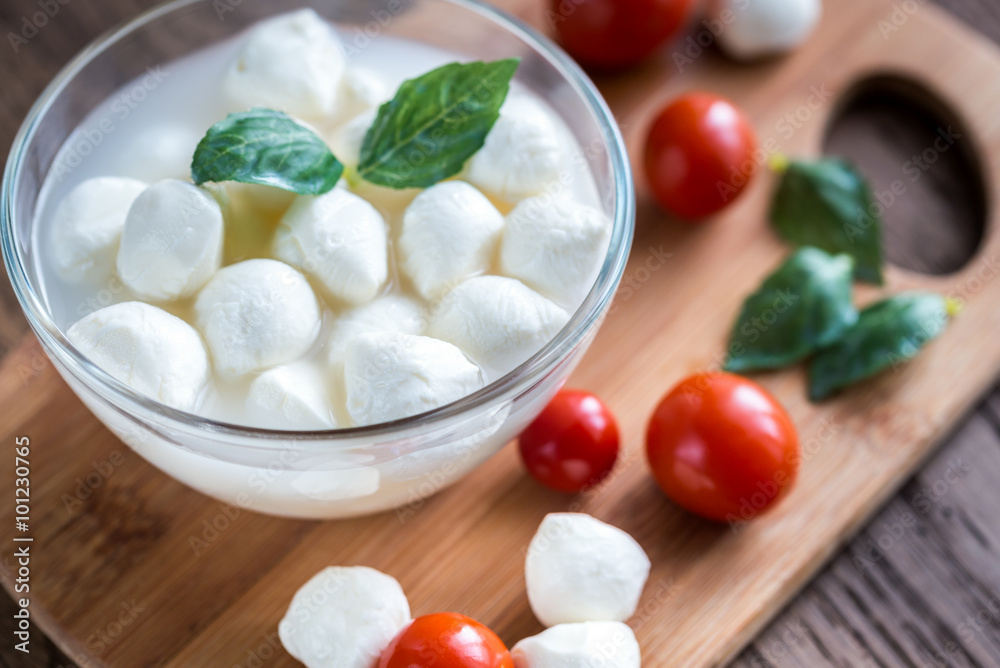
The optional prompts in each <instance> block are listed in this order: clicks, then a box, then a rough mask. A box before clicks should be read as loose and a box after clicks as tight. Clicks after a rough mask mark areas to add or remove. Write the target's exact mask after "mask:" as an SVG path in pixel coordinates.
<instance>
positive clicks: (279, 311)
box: [194, 259, 320, 376]
mask: <svg viewBox="0 0 1000 668" xmlns="http://www.w3.org/2000/svg"><path fill="white" fill-rule="evenodd" d="M194 311H195V318H196V321H197V325H198V328H199V329H200V330H201V332H202V334H204V336H205V340H206V341H207V342H208V349H209V351H210V352H211V353H212V362H213V364H214V365H215V368H216V370H217V371H219V372H221V373H223V374H226V375H230V376H238V375H242V374H245V373H249V372H251V371H260V370H261V369H266V368H268V367H271V366H276V365H278V364H284V363H286V362H291V361H292V360H294V359H297V358H299V357H301V356H302V355H303V354H304V353H305V352H306V350H308V349H309V347H310V346H311V345H312V343H313V341H314V340H315V339H316V336H317V334H319V329H320V311H319V305H318V304H317V303H316V295H314V294H313V291H312V288H311V287H309V282H308V281H307V280H306V278H305V276H303V275H302V274H300V273H299V272H297V271H295V270H294V269H292V268H291V267H289V266H288V265H286V264H283V263H281V262H278V261H276V260H261V259H258V260H246V261H244V262H239V263H237V264H233V265H229V266H228V267H226V268H224V269H221V270H219V272H218V273H217V274H216V275H215V276H213V277H212V280H210V281H209V282H208V285H206V286H205V287H204V288H203V289H202V291H201V292H200V293H199V294H198V298H197V299H196V300H195V303H194Z"/></svg>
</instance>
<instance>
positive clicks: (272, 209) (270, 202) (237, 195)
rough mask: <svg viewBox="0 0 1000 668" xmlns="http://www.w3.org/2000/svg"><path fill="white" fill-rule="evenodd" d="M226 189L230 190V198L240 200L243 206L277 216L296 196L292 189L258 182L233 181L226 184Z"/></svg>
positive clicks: (286, 208)
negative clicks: (283, 188)
mask: <svg viewBox="0 0 1000 668" xmlns="http://www.w3.org/2000/svg"><path fill="white" fill-rule="evenodd" d="M226 190H227V191H228V192H229V195H230V198H231V199H233V200H239V202H240V204H241V205H242V206H243V208H245V209H251V210H257V211H260V212H263V213H267V214H271V215H275V216H278V215H281V214H283V213H284V212H285V211H287V210H288V207H290V206H291V205H292V202H294V201H295V197H296V195H295V193H293V192H291V191H288V190H282V189H281V188H275V187H273V186H262V185H259V184H256V183H237V182H236V181H231V182H229V183H227V184H226Z"/></svg>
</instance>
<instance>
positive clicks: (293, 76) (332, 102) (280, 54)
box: [222, 9, 345, 119]
mask: <svg viewBox="0 0 1000 668" xmlns="http://www.w3.org/2000/svg"><path fill="white" fill-rule="evenodd" d="M344 62H345V57H344V51H343V48H342V47H341V45H340V40H338V39H337V36H336V35H335V34H334V32H333V30H332V29H331V27H330V25H329V24H327V23H326V21H324V20H323V19H321V18H320V17H319V15H318V14H316V12H315V11H313V10H312V9H302V10H299V11H296V12H292V13H290V14H283V15H281V16H278V17H275V18H273V19H269V20H267V21H264V22H262V23H260V24H258V25H257V26H256V27H255V28H253V30H252V31H251V32H250V34H249V35H248V36H247V38H246V40H245V41H244V43H243V46H242V47H241V48H240V50H239V53H238V54H237V55H236V59H235V60H234V61H233V62H232V63H231V64H230V66H229V68H228V69H227V70H226V73H225V76H224V79H223V83H222V88H223V92H224V94H225V95H226V97H227V98H228V100H229V103H230V106H231V107H232V108H233V109H235V110H238V111H245V110H247V109H250V108H251V107H267V108H269V109H276V110H278V111H284V112H286V113H288V114H290V115H292V116H296V117H299V118H304V119H318V118H322V117H325V116H328V115H329V114H331V113H333V111H334V110H335V108H336V105H337V90H338V87H339V85H340V79H341V77H342V76H343V73H344Z"/></svg>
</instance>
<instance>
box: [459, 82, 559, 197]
mask: <svg viewBox="0 0 1000 668" xmlns="http://www.w3.org/2000/svg"><path fill="white" fill-rule="evenodd" d="M564 163H565V157H564V148H563V146H562V143H561V142H560V141H559V133H558V130H557V128H556V125H555V123H554V122H553V121H552V116H551V112H550V111H548V110H547V109H545V108H544V107H542V106H541V105H540V104H539V103H538V102H536V101H535V100H533V99H531V98H527V97H519V96H512V97H509V98H508V99H507V101H506V102H504V105H503V106H502V107H501V108H500V117H499V118H498V119H497V122H496V123H495V124H494V125H493V128H492V129H491V130H490V133H489V134H488V135H486V143H485V144H483V147H482V148H481V149H479V151H478V152H476V154H475V155H473V156H472V158H471V159H470V160H469V162H468V165H467V170H466V178H467V179H468V180H469V182H470V183H472V184H473V185H475V186H477V187H478V188H481V189H483V190H485V191H487V192H490V193H492V194H494V195H498V196H500V197H502V198H504V199H507V200H509V201H517V200H520V199H522V198H524V197H527V196H529V195H536V194H538V193H540V192H542V191H543V190H545V187H546V186H547V185H549V184H551V183H552V182H554V181H557V180H558V179H559V171H560V170H561V169H562V168H563V166H564Z"/></svg>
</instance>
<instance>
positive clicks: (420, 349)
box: [344, 332, 483, 426]
mask: <svg viewBox="0 0 1000 668" xmlns="http://www.w3.org/2000/svg"><path fill="white" fill-rule="evenodd" d="M344 386H345V388H346V390H347V411H348V413H350V414H351V418H353V419H354V422H355V423H356V424H358V425H361V426H364V425H371V424H380V423H382V422H390V421H392V420H398V419H401V418H405V417H410V416H411V415H419V414H420V413H425V412H427V411H429V410H433V409H435V408H438V407H440V406H444V405H445V404H450V403H451V402H453V401H456V400H458V399H461V398H462V397H464V396H467V395H469V394H472V393H473V392H475V391H476V390H478V389H479V388H481V387H482V386H483V378H482V374H481V373H480V371H479V367H477V366H476V365H475V364H473V363H472V362H470V361H469V360H468V359H467V358H466V357H465V355H463V354H462V351H461V350H459V349H458V348H456V347H455V346H453V345H451V344H450V343H445V342H444V341H438V340H437V339H432V338H429V337H426V336H414V335H412V334H398V333H395V332H375V333H370V334H362V335H361V336H358V337H355V338H354V339H352V340H351V342H350V343H349V344H348V346H347V359H346V361H345V362H344Z"/></svg>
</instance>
